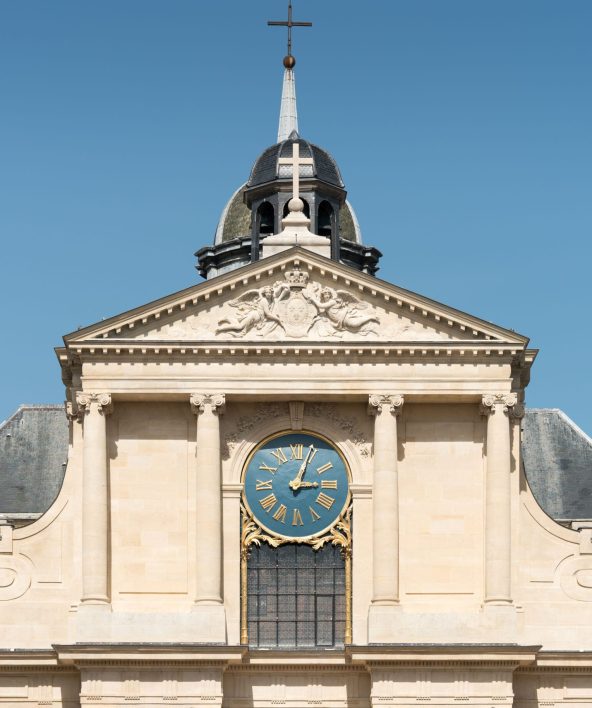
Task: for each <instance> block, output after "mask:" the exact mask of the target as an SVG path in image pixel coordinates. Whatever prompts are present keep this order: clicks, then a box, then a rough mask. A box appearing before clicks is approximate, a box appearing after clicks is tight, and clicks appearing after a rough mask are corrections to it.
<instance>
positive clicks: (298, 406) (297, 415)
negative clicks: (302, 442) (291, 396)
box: [288, 401, 304, 430]
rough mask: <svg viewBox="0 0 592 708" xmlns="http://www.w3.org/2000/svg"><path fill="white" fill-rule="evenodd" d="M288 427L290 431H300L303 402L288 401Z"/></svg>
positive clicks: (302, 417)
mask: <svg viewBox="0 0 592 708" xmlns="http://www.w3.org/2000/svg"><path fill="white" fill-rule="evenodd" d="M288 407H289V409H290V426H291V428H292V430H302V424H303V419H304V401H290V402H289V403H288Z"/></svg>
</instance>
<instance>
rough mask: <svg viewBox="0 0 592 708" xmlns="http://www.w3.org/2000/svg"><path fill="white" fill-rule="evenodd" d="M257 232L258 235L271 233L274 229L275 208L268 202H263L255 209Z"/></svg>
mask: <svg viewBox="0 0 592 708" xmlns="http://www.w3.org/2000/svg"><path fill="white" fill-rule="evenodd" d="M257 225H258V229H257V232H258V233H259V235H260V236H267V235H268V234H272V233H273V232H274V229H275V210H274V208H273V206H272V205H271V204H270V203H269V202H263V204H260V205H259V208H258V209H257Z"/></svg>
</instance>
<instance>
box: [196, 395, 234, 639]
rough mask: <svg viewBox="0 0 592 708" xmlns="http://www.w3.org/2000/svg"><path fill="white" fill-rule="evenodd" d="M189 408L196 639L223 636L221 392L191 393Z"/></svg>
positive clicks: (222, 407) (224, 631) (224, 626)
mask: <svg viewBox="0 0 592 708" xmlns="http://www.w3.org/2000/svg"><path fill="white" fill-rule="evenodd" d="M190 403H191V408H192V410H193V412H194V413H195V415H196V416H197V432H196V458H195V462H196V480H197V489H196V559H195V572H196V578H195V588H196V590H195V605H194V612H198V613H199V614H200V615H203V620H204V621H203V623H202V624H200V630H201V632H202V636H200V637H196V641H210V642H223V641H225V640H226V617H225V612H224V603H223V600H222V471H221V470H222V466H221V458H220V415H222V414H223V412H224V407H225V397H224V394H222V393H216V394H201V393H194V394H192V395H191V397H190Z"/></svg>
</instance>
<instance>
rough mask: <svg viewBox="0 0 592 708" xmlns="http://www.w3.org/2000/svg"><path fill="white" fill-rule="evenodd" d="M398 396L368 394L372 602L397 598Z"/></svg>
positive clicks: (388, 602)
mask: <svg viewBox="0 0 592 708" xmlns="http://www.w3.org/2000/svg"><path fill="white" fill-rule="evenodd" d="M402 405H403V398H402V397H401V396H370V412H371V413H373V414H374V415H375V422H374V481H373V489H372V505H373V534H372V535H373V538H372V545H373V552H372V568H373V571H372V572H373V594H372V602H373V604H384V605H390V604H396V603H398V601H399V499H398V497H399V484H398V477H397V414H398V413H399V411H400V409H401V406H402Z"/></svg>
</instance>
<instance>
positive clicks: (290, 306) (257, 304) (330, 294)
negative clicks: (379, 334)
mask: <svg viewBox="0 0 592 708" xmlns="http://www.w3.org/2000/svg"><path fill="white" fill-rule="evenodd" d="M228 304H229V306H230V307H231V308H232V312H230V313H229V314H228V315H227V316H225V317H223V318H222V319H221V320H219V322H218V327H217V329H216V333H217V334H221V333H229V334H231V335H232V336H235V337H240V336H243V335H246V334H250V335H255V336H258V337H266V336H268V335H270V334H271V333H272V332H274V331H277V330H278V329H279V330H282V331H283V333H284V334H285V336H286V337H290V338H295V339H296V338H302V337H307V336H310V337H314V338H320V339H322V338H325V337H339V336H341V335H342V334H343V333H344V332H354V333H357V334H360V335H367V334H370V333H374V334H375V333H376V331H377V327H378V325H379V324H380V320H379V318H378V317H377V315H376V314H375V313H374V311H373V309H372V308H371V307H370V306H369V305H368V304H367V303H365V302H362V301H360V300H358V299H357V298H356V297H355V296H353V295H352V294H351V293H349V292H347V291H345V290H335V289H334V288H330V287H328V286H325V285H321V284H320V283H315V282H310V281H309V275H308V273H306V272H304V271H300V270H291V271H287V272H286V273H285V280H283V281H281V280H279V281H276V282H275V283H274V284H273V285H265V286H263V287H261V288H256V289H253V290H248V291H247V292H246V293H244V294H243V295H241V296H240V297H238V298H237V299H236V300H231V301H230V302H229V303H228Z"/></svg>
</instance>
